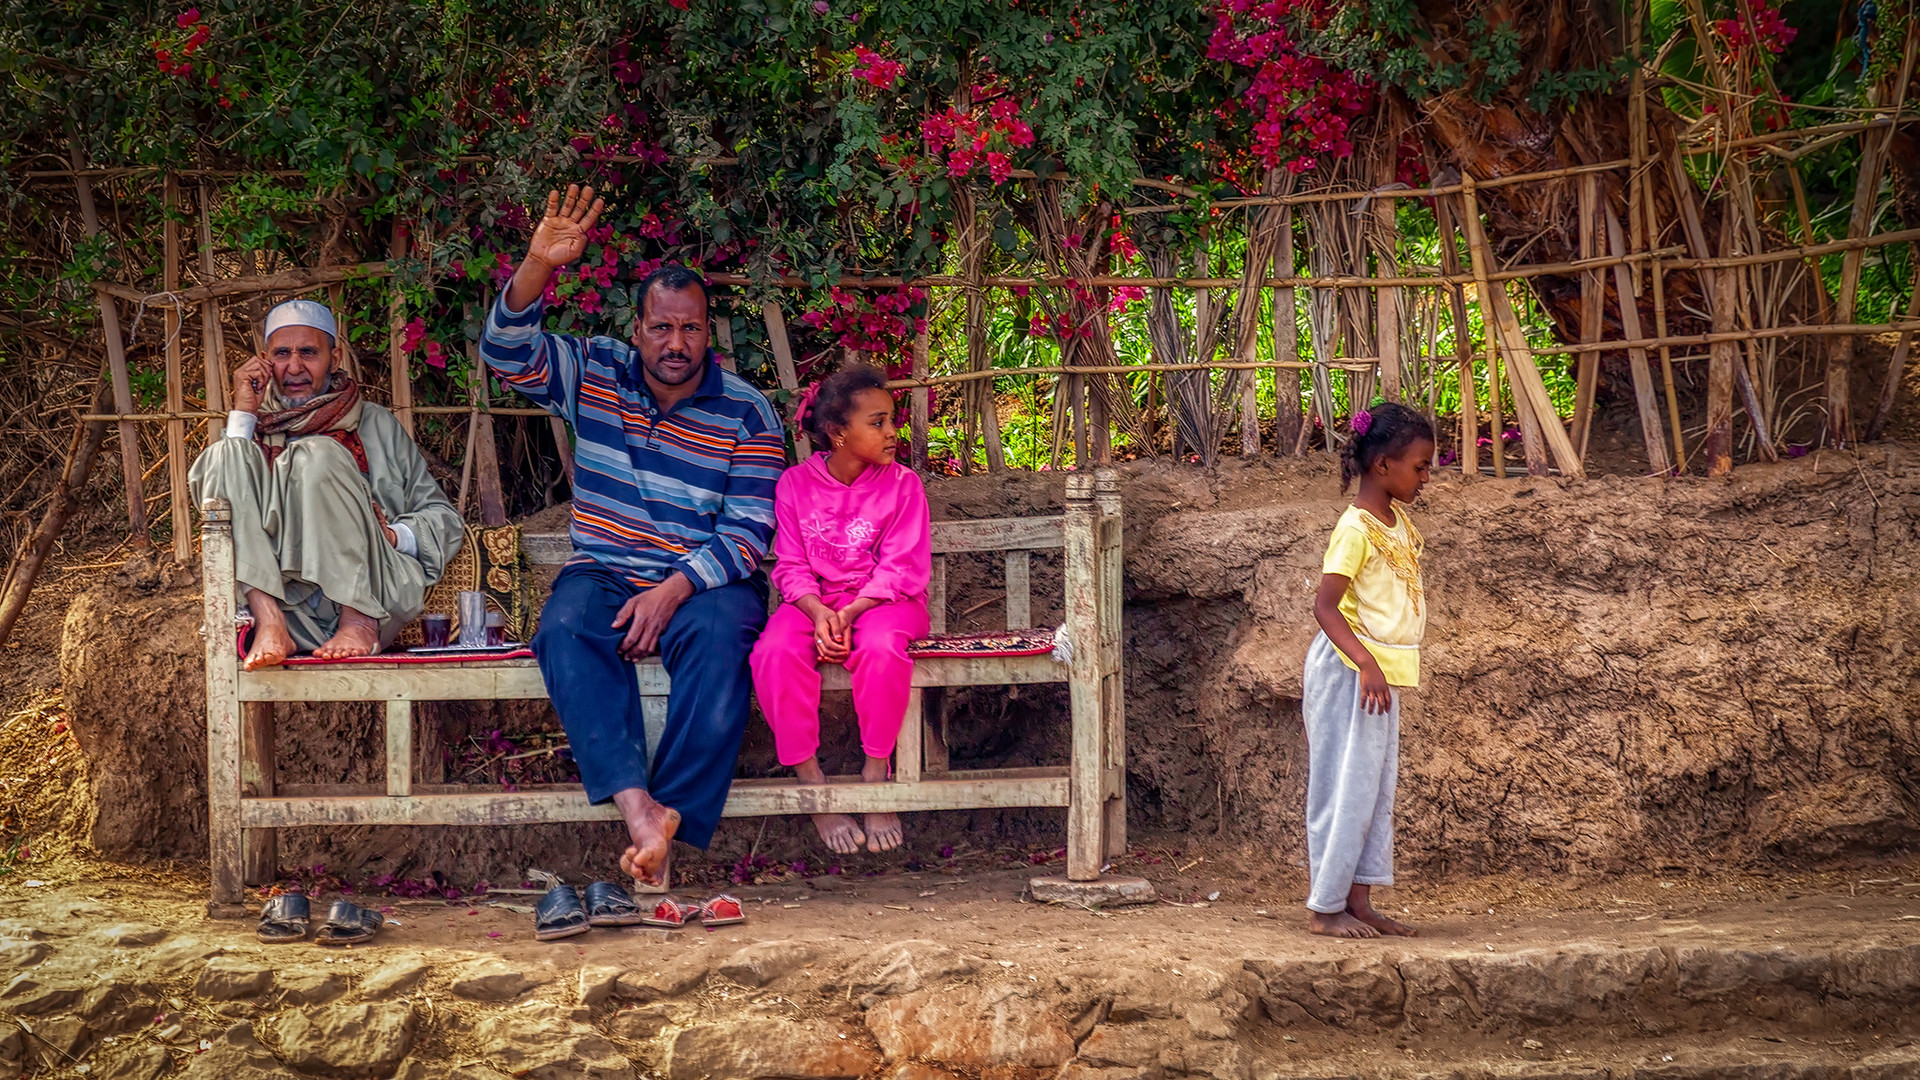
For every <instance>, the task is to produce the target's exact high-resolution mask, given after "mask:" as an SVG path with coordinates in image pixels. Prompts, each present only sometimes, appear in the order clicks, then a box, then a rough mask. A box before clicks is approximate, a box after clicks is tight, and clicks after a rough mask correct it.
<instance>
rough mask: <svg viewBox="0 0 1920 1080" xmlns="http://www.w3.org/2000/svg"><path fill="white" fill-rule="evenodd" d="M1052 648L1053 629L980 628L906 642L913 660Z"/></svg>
mask: <svg viewBox="0 0 1920 1080" xmlns="http://www.w3.org/2000/svg"><path fill="white" fill-rule="evenodd" d="M1052 651H1053V631H1051V630H1042V629H1037V628H1036V629H1032V630H981V631H977V632H975V633H971V634H930V635H928V636H927V637H923V638H921V639H920V640H918V641H915V642H913V643H912V644H910V645H908V646H907V655H908V656H911V657H913V658H914V659H916V660H926V659H931V658H933V657H937V656H940V657H944V656H985V657H992V656H1039V655H1040V654H1041V653H1049V652H1052Z"/></svg>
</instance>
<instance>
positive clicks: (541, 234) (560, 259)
mask: <svg viewBox="0 0 1920 1080" xmlns="http://www.w3.org/2000/svg"><path fill="white" fill-rule="evenodd" d="M604 209H606V203H605V202H604V201H603V200H600V199H596V198H594V196H593V189H592V188H585V189H583V188H581V187H580V185H578V184H568V185H567V197H566V200H565V201H564V202H563V201H562V200H561V198H560V193H559V192H557V191H549V192H547V213H546V216H545V217H543V218H541V219H540V224H539V225H538V226H536V227H535V228H534V230H533V241H532V243H530V244H528V245H527V260H528V261H529V262H535V263H539V264H541V265H543V266H545V267H547V268H548V269H549V270H555V269H558V268H560V267H562V266H565V265H567V264H568V263H570V262H572V261H573V260H575V259H577V258H579V257H580V255H581V253H582V252H584V251H586V250H587V230H589V229H591V228H593V223H594V222H596V221H598V220H600V211H602V210H604Z"/></svg>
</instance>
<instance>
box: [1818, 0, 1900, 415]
mask: <svg viewBox="0 0 1920 1080" xmlns="http://www.w3.org/2000/svg"><path fill="white" fill-rule="evenodd" d="M1916 46H1920V20H1914V19H1908V20H1907V41H1906V46H1905V51H1904V53H1903V55H1902V57H1901V60H1900V73H1899V75H1898V76H1897V77H1896V78H1895V79H1894V84H1893V99H1892V102H1893V104H1894V105H1895V106H1900V105H1903V104H1905V102H1906V95H1907V83H1908V81H1909V80H1910V79H1911V78H1912V76H1913V65H1914V55H1915V50H1916ZM1892 141H1893V129H1892V128H1891V127H1889V128H1888V129H1887V131H1886V136H1885V137H1884V138H1882V139H1881V140H1879V142H1878V144H1877V145H1876V143H1875V141H1874V139H1873V138H1872V136H1871V135H1870V134H1869V135H1862V136H1861V138H1860V175H1859V179H1858V182H1857V183H1856V184H1855V185H1854V189H1853V213H1852V214H1851V215H1850V216H1849V217H1848V219H1847V237H1848V238H1849V239H1852V238H1854V237H1861V236H1865V235H1866V234H1867V232H1868V231H1869V230H1870V229H1872V227H1873V212H1874V208H1875V207H1876V206H1877V205H1878V203H1879V198H1880V174H1881V170H1882V169H1883V168H1884V167H1885V166H1886V162H1887V156H1888V153H1889V150H1890V148H1891V145H1892ZM1865 256H1866V252H1865V249H1855V250H1853V251H1849V252H1848V253H1847V255H1846V257H1845V258H1844V259H1843V260H1842V261H1841V263H1840V294H1839V295H1838V296H1836V297H1835V298H1834V312H1833V319H1834V321H1835V322H1841V323H1846V322H1852V321H1853V312H1854V304H1855V302H1856V301H1857V300H1858V298H1859V291H1860V272H1861V269H1862V264H1863V262H1864V260H1865ZM1853 349H1854V339H1853V336H1852V335H1851V334H1849V335H1846V336H1843V337H1841V338H1840V339H1839V340H1837V341H1835V342H1834V343H1833V348H1832V349H1831V350H1830V351H1829V353H1828V355H1827V431H1826V435H1827V442H1828V444H1829V445H1831V446H1833V447H1834V448H1835V449H1844V448H1845V447H1847V446H1850V445H1852V443H1853V391H1852V382H1851V380H1852V377H1853Z"/></svg>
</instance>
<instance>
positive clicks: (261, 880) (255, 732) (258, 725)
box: [240, 701, 280, 885]
mask: <svg viewBox="0 0 1920 1080" xmlns="http://www.w3.org/2000/svg"><path fill="white" fill-rule="evenodd" d="M242 708H243V710H244V717H245V719H244V722H243V723H242V725H241V728H242V734H241V737H240V794H241V796H242V797H243V798H249V799H251V798H257V797H271V796H272V795H273V794H274V783H275V780H274V756H275V752H276V746H275V737H274V719H273V702H271V701H249V702H247V703H246V704H245V705H244V706H242ZM240 850H241V860H242V864H243V869H242V875H243V877H242V880H244V881H245V882H246V883H247V884H249V885H269V884H272V882H273V880H274V878H275V877H277V876H279V873H280V845H279V843H278V842H277V840H276V836H275V832H274V830H272V829H245V830H242V833H241V838H240Z"/></svg>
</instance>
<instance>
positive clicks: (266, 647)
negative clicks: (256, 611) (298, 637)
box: [240, 617, 293, 671]
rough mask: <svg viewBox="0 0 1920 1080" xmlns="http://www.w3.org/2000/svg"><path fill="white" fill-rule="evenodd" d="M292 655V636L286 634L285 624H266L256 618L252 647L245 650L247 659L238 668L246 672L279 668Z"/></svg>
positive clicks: (276, 622)
mask: <svg viewBox="0 0 1920 1080" xmlns="http://www.w3.org/2000/svg"><path fill="white" fill-rule="evenodd" d="M292 654H293V635H292V634H289V633H287V624H286V623H285V622H281V621H274V622H268V621H267V620H265V619H260V618H258V617H256V619H255V621H254V624H253V645H252V647H251V648H249V649H248V650H247V658H246V659H245V660H243V661H241V664H240V666H241V667H244V668H246V669H247V670H248V671H258V670H260V669H261V668H270V667H279V666H280V665H281V664H282V663H284V662H285V661H286V659H287V657H288V656H290V655H292Z"/></svg>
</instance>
